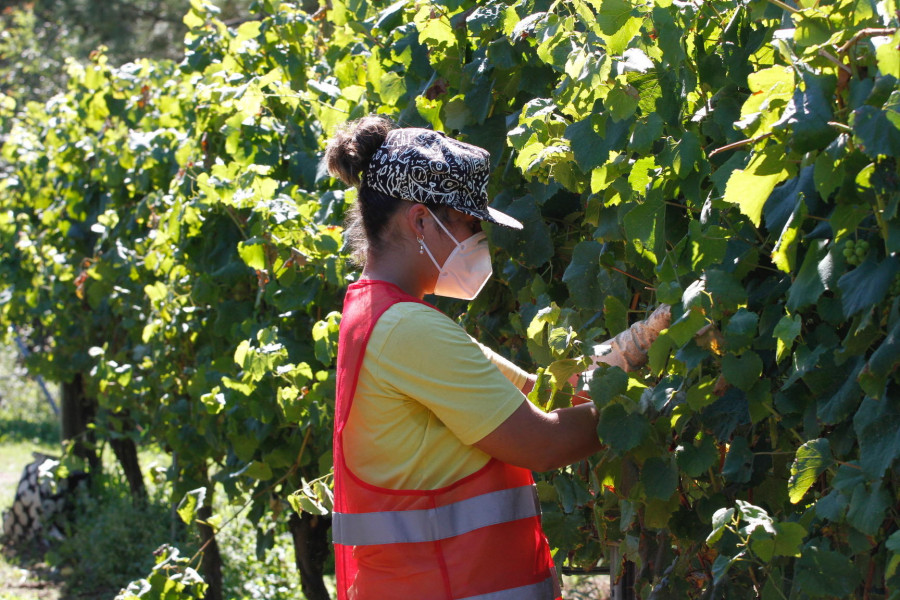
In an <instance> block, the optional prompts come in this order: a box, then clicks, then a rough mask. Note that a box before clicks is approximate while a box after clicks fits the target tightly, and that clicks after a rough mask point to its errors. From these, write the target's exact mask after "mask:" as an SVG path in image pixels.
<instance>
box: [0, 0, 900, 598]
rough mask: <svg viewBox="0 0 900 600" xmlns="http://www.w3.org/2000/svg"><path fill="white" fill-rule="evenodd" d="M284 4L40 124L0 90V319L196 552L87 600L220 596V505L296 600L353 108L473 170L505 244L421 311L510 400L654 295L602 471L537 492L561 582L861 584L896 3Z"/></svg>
mask: <svg viewBox="0 0 900 600" xmlns="http://www.w3.org/2000/svg"><path fill="white" fill-rule="evenodd" d="M306 8H309V7H306ZM306 8H305V7H303V6H301V5H300V4H298V3H296V2H289V1H277V0H264V1H259V2H254V3H253V5H252V6H251V11H253V14H254V15H256V18H254V19H252V20H247V21H243V22H241V23H234V24H232V25H231V26H229V25H228V24H226V22H225V20H224V16H223V15H222V13H221V11H220V10H219V8H217V7H216V6H214V5H212V4H209V3H207V2H203V1H202V0H193V1H192V3H191V9H190V11H189V12H188V13H187V15H186V16H185V18H184V24H185V25H186V26H187V28H188V33H187V35H186V37H185V43H184V56H183V59H181V60H180V62H177V63H176V62H170V61H165V60H144V59H142V60H138V61H135V62H131V63H126V64H122V65H119V64H118V63H117V62H116V61H113V60H111V59H110V55H107V54H106V53H104V52H102V51H100V52H96V53H94V54H93V55H91V57H90V62H88V63H86V64H78V63H72V64H70V65H69V66H68V70H67V76H68V79H67V83H66V88H65V92H64V93H63V94H62V95H59V96H56V97H54V98H52V99H51V100H49V101H47V102H45V103H42V104H40V103H26V102H24V101H23V99H22V98H20V97H17V96H16V95H15V94H14V93H10V94H5V95H4V96H2V97H0V111H2V113H0V116H2V117H3V121H2V123H3V124H2V129H3V132H4V133H6V134H7V137H6V141H5V144H4V146H3V148H2V151H0V156H2V159H3V162H2V165H0V169H2V173H3V178H2V180H0V237H2V238H3V242H4V247H5V248H10V249H11V250H10V252H9V254H8V255H7V256H4V257H3V259H2V261H0V278H2V281H3V285H4V288H3V291H2V298H0V320H3V321H4V323H6V324H7V325H9V326H12V327H15V328H17V330H18V331H19V332H20V333H21V334H22V335H24V336H26V337H27V338H28V340H29V343H30V346H31V347H32V348H33V349H34V350H35V354H34V357H33V358H32V360H31V361H30V367H31V368H32V369H33V370H34V371H35V372H38V373H43V374H44V375H46V376H47V377H49V378H52V379H54V380H57V381H61V382H63V387H64V390H68V391H67V392H64V394H63V404H64V405H67V406H70V407H72V406H77V407H80V408H79V409H78V411H76V412H77V413H78V414H79V415H88V416H89V417H90V418H89V419H86V421H88V423H85V422H84V421H85V419H82V421H81V422H79V421H78V420H77V419H76V420H74V421H73V420H67V419H65V418H64V419H63V423H64V427H63V435H64V437H67V438H68V439H70V440H71V446H72V449H73V453H74V455H75V456H81V457H82V458H83V460H84V461H85V462H86V464H87V465H88V466H89V467H90V468H91V469H92V470H96V469H97V468H98V466H99V465H98V464H97V461H96V448H97V447H98V444H102V443H103V442H104V441H106V442H107V443H109V444H110V445H111V447H113V448H114V449H115V451H116V455H117V457H118V458H119V461H120V462H121V463H122V465H123V469H124V472H125V476H126V479H127V480H128V482H129V485H130V487H131V489H132V490H133V493H134V494H135V496H136V497H140V496H141V495H143V494H146V491H142V490H141V485H140V482H141V481H142V477H141V470H140V467H139V466H138V465H137V460H136V458H135V454H136V453H135V452H134V450H133V448H134V447H137V446H141V445H144V444H158V445H159V447H160V448H162V449H163V451H164V452H165V453H167V454H169V455H170V456H171V457H172V466H171V467H170V468H169V470H168V471H167V485H166V493H167V494H168V502H169V503H170V504H171V505H172V506H176V507H177V508H178V514H179V516H180V517H181V518H182V519H183V520H184V521H185V522H186V523H189V524H192V525H193V526H196V530H197V532H198V535H199V543H200V544H201V545H202V546H203V548H204V552H203V554H202V560H198V561H193V562H192V561H190V560H184V561H181V562H179V561H178V560H176V559H175V558H174V557H173V556H171V555H168V554H166V553H161V554H160V556H158V557H157V560H158V561H161V564H162V565H163V567H165V568H163V567H161V568H157V569H156V570H154V571H153V572H152V573H151V574H148V575H147V578H146V579H145V580H144V581H136V582H135V583H134V585H133V586H132V587H131V588H130V589H131V592H129V593H128V594H123V595H122V598H133V597H141V598H151V597H152V598H156V597H160V598H162V597H165V598H179V597H184V598H187V597H198V596H201V595H204V596H205V597H207V598H219V597H222V576H221V570H222V557H221V552H220V551H219V545H218V542H220V541H221V537H220V536H221V535H223V533H222V532H223V531H224V530H223V529H222V528H223V527H225V524H226V522H225V520H224V518H223V517H222V515H220V514H216V511H215V510H214V507H215V506H217V504H216V500H215V499H216V498H221V497H225V498H227V499H228V500H227V503H228V504H229V505H235V506H242V507H245V508H246V512H245V513H242V514H244V515H246V518H247V520H248V521H249V522H250V523H251V524H253V525H254V526H255V529H256V540H257V542H256V543H257V548H258V550H259V553H260V554H262V553H264V552H265V550H266V549H267V548H271V547H272V545H273V543H274V533H273V530H272V529H271V526H270V525H269V523H271V522H272V519H276V520H277V519H278V518H281V517H285V518H286V519H287V525H288V529H289V531H290V532H291V537H292V540H293V542H294V546H295V548H296V549H297V554H296V556H297V563H298V564H297V566H298V568H299V570H300V573H301V580H302V587H303V592H304V593H305V594H306V596H307V597H308V598H325V597H327V594H328V591H327V589H325V587H324V585H323V583H322V573H323V571H327V569H328V561H329V557H328V552H327V549H328V545H327V528H328V512H329V509H330V491H329V484H330V475H329V468H330V463H331V456H330V428H331V415H332V396H333V381H334V374H333V360H334V344H335V340H336V333H337V329H338V325H339V321H340V314H339V312H337V311H339V310H340V300H341V297H342V291H343V289H344V287H345V286H346V284H347V283H348V282H349V281H351V280H352V279H353V278H354V277H355V275H354V273H353V272H351V271H350V270H349V267H348V266H347V263H346V262H345V260H344V254H343V253H344V250H343V248H342V245H341V223H342V218H343V213H344V210H345V207H346V206H347V205H348V203H349V202H352V200H353V195H352V193H348V192H344V191H342V190H340V189H337V188H335V184H334V182H333V181H332V180H331V179H330V178H328V177H327V176H326V174H325V173H323V172H322V170H321V167H320V165H319V158H320V156H321V152H322V149H323V147H324V144H325V142H326V140H327V137H328V134H329V132H330V131H332V130H333V128H334V127H335V126H336V125H338V124H339V123H341V122H343V121H345V120H347V119H350V118H354V117H357V116H362V115H364V114H368V113H370V112H383V113H386V114H389V115H391V116H393V117H395V118H396V119H398V120H399V121H400V122H401V123H403V124H404V125H419V126H428V127H434V128H436V129H441V130H445V131H447V132H449V133H451V134H453V135H455V136H458V137H460V138H463V139H466V140H467V141H470V142H472V143H475V144H478V145H481V146H483V147H485V148H487V149H489V150H490V151H491V155H492V158H493V161H494V163H495V174H494V178H493V180H492V196H493V197H494V203H495V205H496V206H498V207H499V208H501V209H503V210H506V211H507V212H509V213H511V214H513V215H514V216H516V217H517V218H519V219H520V220H521V221H523V222H524V223H525V225H526V227H525V230H524V231H523V232H521V233H517V232H511V231H501V230H498V229H491V230H489V232H488V234H489V237H490V239H491V242H492V244H493V246H494V248H495V249H496V253H495V267H496V268H495V272H496V274H497V275H496V277H495V278H494V280H493V281H492V282H491V284H489V288H488V289H486V290H485V292H484V293H483V294H482V295H481V296H480V297H479V298H478V299H477V300H475V301H474V302H472V303H471V304H469V305H467V306H466V305H462V304H460V303H454V302H450V301H447V302H445V303H443V304H442V305H441V306H442V307H443V308H444V309H445V310H447V311H448V312H449V313H450V314H452V315H454V316H458V318H459V320H460V322H461V324H462V325H463V326H465V327H466V328H467V329H468V330H470V331H471V332H472V333H473V334H474V335H476V336H477V337H479V338H481V339H482V340H484V341H485V342H487V343H490V344H492V345H495V346H497V347H499V348H500V349H501V350H502V351H503V352H505V353H506V354H507V355H509V356H510V357H512V358H513V359H515V360H516V361H517V362H519V363H521V364H523V365H525V366H527V367H530V368H534V369H540V370H541V377H540V380H539V384H540V385H539V386H538V387H537V389H536V390H535V392H533V398H532V399H533V400H534V401H535V402H537V403H538V404H539V405H541V406H544V407H547V408H552V407H554V406H557V405H559V404H561V403H564V402H565V398H566V393H567V391H569V390H567V389H566V387H565V384H564V383H561V382H565V381H566V380H567V378H568V375H569V374H570V373H571V372H573V371H575V370H579V369H580V368H581V366H580V364H579V361H578V360H577V357H578V356H579V355H580V354H581V353H582V352H584V351H585V346H586V345H589V344H590V343H591V342H592V341H593V340H595V339H598V338H602V337H604V336H608V335H611V334H614V333H616V332H618V331H621V330H622V329H624V328H625V327H626V326H627V325H628V324H629V323H630V322H631V321H633V320H635V319H638V318H641V317H642V316H643V315H644V314H646V311H647V310H648V309H649V308H651V307H652V306H654V305H656V304H657V303H659V302H667V303H670V304H672V306H673V314H674V321H673V325H672V327H671V328H670V329H669V330H668V332H667V333H665V334H663V335H662V336H661V337H660V338H659V340H657V342H656V343H655V344H654V345H653V347H652V349H651V352H650V363H649V365H648V367H647V368H646V369H645V370H643V371H641V372H639V373H633V374H625V373H623V372H621V371H620V370H618V369H615V368H612V369H608V370H605V371H602V372H599V373H598V376H597V377H595V379H594V383H593V384H592V388H591V391H592V395H593V397H594V401H595V403H596V404H597V406H598V408H599V409H600V411H601V421H600V426H599V433H600V435H601V436H602V437H603V439H604V440H605V441H606V442H607V444H608V446H609V448H608V450H607V451H605V452H603V453H601V454H598V455H597V456H595V457H593V458H592V459H591V460H589V461H586V462H585V463H583V464H580V465H576V466H574V467H572V468H569V469H565V470H562V471H559V472H555V473H547V474H544V475H543V476H542V478H541V482H540V483H539V491H540V493H541V497H542V500H543V501H544V504H545V516H544V523H545V528H546V530H547V531H548V534H549V535H550V539H551V544H552V545H553V547H554V548H555V549H556V557H557V560H558V561H559V562H560V563H561V564H566V565H569V566H572V567H585V568H587V567H591V566H593V565H594V564H596V563H597V562H598V561H599V560H601V559H604V558H607V559H608V558H609V557H610V556H613V555H614V556H617V557H619V558H620V559H627V560H629V561H632V562H633V563H634V565H635V567H636V580H637V583H636V590H637V593H638V594H639V595H640V596H641V597H645V598H650V597H656V598H663V597H677V598H691V597H696V598H701V597H711V596H715V597H726V598H730V597H734V598H747V597H761V598H765V599H767V600H768V599H769V598H798V599H799V598H815V597H848V596H859V597H867V596H870V597H871V596H887V597H898V581H900V580H898V573H897V567H898V565H900V534H898V532H897V529H898V528H897V517H898V515H897V512H896V510H897V507H896V502H895V499H896V497H897V492H898V481H900V479H898V475H900V473H898V471H897V466H896V465H897V461H896V459H897V457H898V454H900V438H898V437H897V434H896V431H897V430H898V427H897V425H898V423H900V405H898V402H900V393H898V383H900V382H898V379H897V366H898V364H900V343H898V336H900V300H898V296H900V283H898V279H897V273H898V271H900V268H898V267H900V265H898V257H897V252H898V250H900V233H898V231H900V229H898V223H900V217H898V211H897V209H898V205H900V191H898V188H900V186H898V181H900V179H898V176H900V175H898V165H897V155H898V153H900V90H898V85H897V79H898V77H900V58H898V57H900V52H898V45H900V34H898V33H897V29H896V28H897V20H898V15H897V8H898V7H897V5H896V2H894V1H893V0H881V1H875V0H834V1H826V2H812V1H806V0H800V1H799V2H797V3H785V2H783V1H782V0H770V1H764V0H747V1H743V2H732V1H727V2H726V1H711V2H681V1H675V0H656V1H654V2H648V3H640V2H631V1H629V0H574V1H571V2H564V3H563V2H558V1H555V2H551V1H549V0H521V1H517V2H515V1H509V2H504V1H500V0H497V1H493V2H481V3H473V2H468V1H466V0H454V1H451V2H443V3H415V2H412V0H410V1H400V2H397V3H394V4H390V5H388V4H386V3H383V2H361V1H358V0H346V1H340V0H333V2H332V3H331V5H330V6H329V7H326V8H323V9H321V10H316V11H314V12H312V11H310V10H307V9H306ZM67 399H68V401H67ZM88 425H90V426H88ZM92 461H93V462H92ZM286 515H287V516H286ZM226 529H227V528H226ZM612 548H615V553H613V552H612ZM621 564H622V563H621V562H619V561H614V562H613V564H612V565H611V566H612V568H613V570H614V573H615V574H618V571H619V569H620V567H621ZM195 569H196V570H197V571H199V572H200V573H202V578H201V576H200V575H198V574H197V571H195Z"/></svg>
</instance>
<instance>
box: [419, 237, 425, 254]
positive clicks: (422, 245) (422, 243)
mask: <svg viewBox="0 0 900 600" xmlns="http://www.w3.org/2000/svg"><path fill="white" fill-rule="evenodd" d="M417 239H418V240H419V254H425V237H424V236H421V235H420V236H419V237H418V238H417Z"/></svg>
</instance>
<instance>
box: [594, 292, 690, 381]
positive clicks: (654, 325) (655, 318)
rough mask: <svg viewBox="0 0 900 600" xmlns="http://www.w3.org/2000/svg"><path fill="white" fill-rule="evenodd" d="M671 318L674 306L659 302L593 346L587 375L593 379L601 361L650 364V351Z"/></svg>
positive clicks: (638, 365) (631, 365)
mask: <svg viewBox="0 0 900 600" xmlns="http://www.w3.org/2000/svg"><path fill="white" fill-rule="evenodd" d="M671 321H672V307H670V306H669V305H668V304H660V305H659V307H657V309H656V310H654V311H653V313H652V314H651V315H650V316H649V317H647V318H646V319H644V320H643V321H638V322H637V323H635V324H634V325H632V326H631V327H629V328H628V329H626V330H625V331H623V332H622V333H620V334H619V335H617V336H616V337H614V338H611V339H608V340H606V341H605V342H600V343H599V344H596V345H595V346H594V347H593V356H591V366H590V367H589V371H588V372H587V373H585V374H584V375H585V376H587V377H584V378H583V379H585V380H590V375H591V374H592V371H593V369H595V368H596V367H597V365H598V364H599V363H604V364H607V365H611V366H614V367H619V368H620V369H622V370H623V371H634V370H636V369H639V368H641V367H643V366H644V365H645V364H647V351H648V350H649V349H650V345H651V344H652V343H653V342H654V340H656V338H657V337H659V332H660V331H662V330H663V329H667V328H668V327H669V323H671Z"/></svg>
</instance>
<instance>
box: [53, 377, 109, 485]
mask: <svg viewBox="0 0 900 600" xmlns="http://www.w3.org/2000/svg"><path fill="white" fill-rule="evenodd" d="M96 413H97V402H96V401H95V400H93V399H92V398H89V397H88V396H87V395H86V394H85V392H84V378H83V377H82V375H81V373H76V374H75V376H74V377H73V378H72V381H67V382H64V383H63V384H62V414H61V416H60V419H61V427H60V432H61V436H62V440H63V442H66V441H71V442H72V446H73V447H72V452H73V454H74V455H75V456H77V457H79V458H81V459H84V460H85V461H87V465H88V472H89V473H90V474H92V475H93V474H94V473H99V472H100V455H99V453H98V452H97V444H96V441H97V440H96V437H95V436H94V432H93V431H91V430H90V429H88V424H89V423H91V422H93V420H94V417H95V416H96Z"/></svg>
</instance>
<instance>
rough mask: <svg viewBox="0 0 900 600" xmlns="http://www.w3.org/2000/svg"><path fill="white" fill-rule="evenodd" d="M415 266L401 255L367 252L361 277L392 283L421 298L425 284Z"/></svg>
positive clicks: (423, 294)
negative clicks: (386, 255)
mask: <svg viewBox="0 0 900 600" xmlns="http://www.w3.org/2000/svg"><path fill="white" fill-rule="evenodd" d="M415 256H416V257H417V255H415ZM416 267H417V265H414V264H410V262H409V261H408V260H403V258H402V257H397V256H388V257H377V256H372V255H371V254H369V256H368V257H367V258H366V266H365V267H364V268H363V272H362V278H363V279H375V280H378V281H386V282H388V283H393V284H394V285H396V286H397V287H399V288H400V289H401V290H403V291H404V292H406V293H407V294H409V295H410V296H413V297H415V298H419V299H421V298H423V297H424V296H425V285H424V282H423V281H422V278H421V277H420V276H419V275H418V269H417V268H416Z"/></svg>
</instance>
